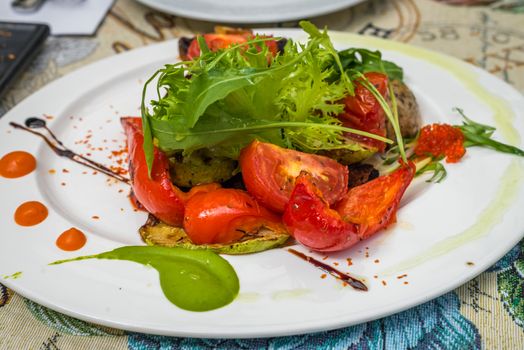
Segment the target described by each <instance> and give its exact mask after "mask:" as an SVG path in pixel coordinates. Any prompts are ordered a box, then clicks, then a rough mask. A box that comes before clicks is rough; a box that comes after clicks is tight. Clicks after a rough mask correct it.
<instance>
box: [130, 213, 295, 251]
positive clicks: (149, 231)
mask: <svg viewBox="0 0 524 350" xmlns="http://www.w3.org/2000/svg"><path fill="white" fill-rule="evenodd" d="M139 232H140V236H141V237H142V239H143V240H144V242H146V243H147V244H148V245H156V246H163V247H181V248H186V249H193V250H196V249H202V250H212V251H214V252H215V253H221V254H231V255H238V254H250V253H256V252H261V251H264V250H268V249H271V248H276V247H279V246H281V245H283V244H284V243H286V241H287V240H288V238H289V235H288V234H287V232H286V231H285V230H283V231H275V230H272V229H269V228H267V227H263V228H261V229H260V230H258V231H257V232H256V233H254V234H251V235H249V236H244V237H243V238H242V239H240V240H239V241H237V242H234V243H227V244H194V243H193V242H191V240H190V239H189V237H188V236H187V234H186V232H185V231H184V229H183V228H180V227H174V226H169V225H167V224H164V223H163V222H161V221H159V220H158V219H156V218H155V217H154V216H152V215H150V216H149V218H148V220H147V222H146V224H145V225H143V226H142V227H141V228H140V230H139Z"/></svg>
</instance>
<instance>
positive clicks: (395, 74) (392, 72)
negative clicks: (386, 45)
mask: <svg viewBox="0 0 524 350" xmlns="http://www.w3.org/2000/svg"><path fill="white" fill-rule="evenodd" d="M338 54H339V56H340V60H341V62H342V67H343V68H344V70H345V71H348V70H356V71H359V72H361V73H367V72H384V73H385V74H386V75H387V76H388V78H389V79H390V80H401V81H402V80H403V79H404V71H403V70H402V68H401V67H399V66H397V65H396V64H395V63H393V62H390V61H386V60H383V59H382V54H381V53H380V51H371V50H367V49H361V48H349V49H346V50H342V51H339V53H338Z"/></svg>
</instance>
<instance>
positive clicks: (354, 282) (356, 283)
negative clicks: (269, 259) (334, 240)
mask: <svg viewBox="0 0 524 350" xmlns="http://www.w3.org/2000/svg"><path fill="white" fill-rule="evenodd" d="M287 251H288V252H290V253H291V254H293V255H296V256H298V257H299V258H301V259H302V260H305V261H307V262H308V263H310V264H311V265H313V266H315V267H317V268H319V269H321V270H323V271H325V272H327V273H329V274H330V275H331V276H333V277H335V278H336V279H338V280H341V281H343V282H346V283H347V284H349V285H350V286H351V287H353V288H354V289H357V290H361V291H364V292H367V291H368V287H367V286H366V285H365V284H364V282H362V281H360V280H358V279H356V278H354V277H351V276H350V275H348V274H347V273H343V272H340V271H339V270H337V269H335V268H333V267H331V266H329V265H327V264H324V263H323V262H320V261H318V260H316V259H314V258H312V257H310V256H307V255H306V254H304V253H302V252H299V251H297V250H295V249H292V248H289V249H288V250H287Z"/></svg>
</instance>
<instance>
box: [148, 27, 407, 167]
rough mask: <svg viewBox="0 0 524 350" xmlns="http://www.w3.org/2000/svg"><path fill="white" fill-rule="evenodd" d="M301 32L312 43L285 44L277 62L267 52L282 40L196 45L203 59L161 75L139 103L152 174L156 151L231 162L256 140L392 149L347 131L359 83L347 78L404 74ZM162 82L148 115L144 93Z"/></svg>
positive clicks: (313, 147)
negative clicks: (345, 121) (344, 116)
mask: <svg viewBox="0 0 524 350" xmlns="http://www.w3.org/2000/svg"><path fill="white" fill-rule="evenodd" d="M300 25H301V27H302V28H303V29H304V30H305V31H306V32H307V33H308V34H309V35H310V37H309V40H308V42H307V43H306V44H299V43H295V42H293V41H291V40H288V43H287V44H286V47H285V53H284V54H277V55H276V56H274V57H273V56H272V55H271V54H270V53H269V50H268V48H267V47H266V45H264V44H263V41H267V40H275V39H278V38H261V37H255V38H254V39H253V40H249V41H248V42H246V43H242V44H237V45H232V46H231V47H229V48H227V49H223V50H218V51H216V52H211V51H210V50H209V48H208V47H207V45H206V43H205V40H203V38H202V37H199V45H200V50H201V56H200V57H198V58H196V59H195V60H194V61H190V62H179V63H177V64H171V65H165V67H164V68H162V69H160V70H159V71H157V72H156V73H155V74H154V75H153V76H152V77H151V78H150V79H149V80H148V81H147V83H146V84H145V86H144V90H143V95H142V118H143V129H144V150H145V153H146V161H147V164H148V167H149V169H151V166H152V160H153V144H155V145H156V146H158V147H159V148H160V150H162V151H163V152H165V153H167V154H173V153H179V152H181V153H182V154H184V155H187V154H190V153H191V152H193V151H195V150H197V149H200V148H208V149H210V150H211V151H212V152H213V153H214V154H216V155H217V156H222V157H229V158H233V159H236V158H237V157H238V154H239V152H240V150H241V149H242V148H243V147H244V146H245V145H247V144H248V143H249V142H250V141H251V140H253V139H254V138H257V139H260V140H262V141H266V142H271V143H273V144H276V145H279V146H281V147H287V148H295V149H298V150H301V151H305V152H316V151H319V150H330V149H349V150H351V151H356V152H358V151H365V152H369V151H370V150H369V148H367V147H366V146H364V145H362V144H360V143H358V142H357V141H353V140H351V139H349V138H347V137H345V136H344V134H345V133H352V134H357V135H362V136H366V137H369V138H373V139H376V140H380V141H383V142H386V143H388V144H392V143H393V141H391V140H389V139H387V138H384V137H381V136H378V135H374V134H370V133H367V132H363V131H360V130H356V129H352V128H347V127H344V126H343V125H342V123H341V122H340V120H339V119H338V118H337V115H338V114H340V113H341V112H342V111H343V110H344V105H343V104H342V103H341V101H342V99H343V98H344V97H345V96H347V95H348V94H349V95H353V94H354V87H353V83H352V81H351V79H352V78H355V77H356V76H355V74H351V75H350V74H349V72H350V71H351V72H353V73H354V72H357V73H358V74H359V75H360V76H361V75H362V72H367V71H370V70H375V71H380V72H385V73H387V74H388V75H390V76H391V77H395V78H397V79H398V78H401V77H402V70H401V69H400V68H399V67H398V66H396V65H394V64H392V63H390V62H384V61H382V59H381V56H380V53H378V52H373V51H369V50H363V49H354V50H353V51H349V50H346V51H343V52H341V53H340V54H339V53H338V52H337V51H336V50H335V48H334V47H333V44H332V43H331V41H330V39H329V36H328V34H327V30H326V29H324V30H323V31H320V30H318V28H316V27H315V26H314V25H313V24H311V23H310V22H306V21H302V22H300ZM359 59H360V60H359ZM341 72H344V73H343V74H341ZM157 77H158V80H157V82H156V91H157V97H156V99H155V100H153V101H151V106H152V110H149V108H147V107H146V102H145V99H146V91H147V89H148V86H149V85H150V84H151V83H152V82H153V81H154V80H155V78H157ZM369 85H371V84H369ZM369 88H370V89H373V88H374V86H372V85H371V86H370V87H369ZM375 90H376V89H375ZM390 95H393V94H390ZM380 98H381V99H379V101H380V102H381V104H382V105H383V107H384V108H386V114H387V115H388V118H390V119H393V121H395V120H397V121H396V122H393V125H394V127H395V129H397V128H398V118H397V116H396V113H395V108H393V111H391V110H390V109H389V106H387V103H386V102H385V100H384V99H383V98H382V96H380ZM399 135H400V134H399ZM397 139H398V138H397ZM153 140H154V143H153ZM400 142H401V141H400ZM401 148H402V147H401Z"/></svg>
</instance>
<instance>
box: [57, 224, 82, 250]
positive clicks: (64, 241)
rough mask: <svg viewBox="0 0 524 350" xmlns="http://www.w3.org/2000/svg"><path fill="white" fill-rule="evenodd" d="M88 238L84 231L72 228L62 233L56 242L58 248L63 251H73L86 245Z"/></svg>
mask: <svg viewBox="0 0 524 350" xmlns="http://www.w3.org/2000/svg"><path fill="white" fill-rule="evenodd" d="M86 241H87V238H86V236H85V235H84V234H83V233H82V231H80V230H78V229H76V228H74V227H71V228H70V229H69V230H66V231H64V232H62V234H61V235H60V236H58V238H57V240H56V246H57V247H58V248H60V249H62V250H66V251H73V250H78V249H80V248H82V247H83V246H84V245H85V244H86Z"/></svg>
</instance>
